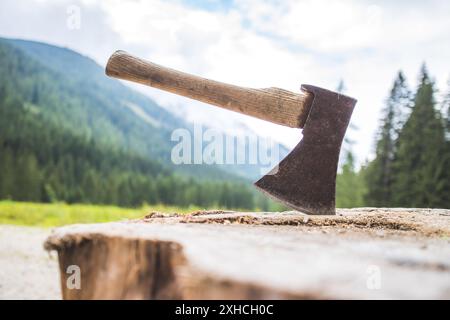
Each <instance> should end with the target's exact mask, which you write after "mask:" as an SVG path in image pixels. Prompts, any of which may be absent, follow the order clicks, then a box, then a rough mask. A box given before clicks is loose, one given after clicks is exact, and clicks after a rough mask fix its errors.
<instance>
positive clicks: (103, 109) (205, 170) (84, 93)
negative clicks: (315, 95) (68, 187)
mask: <svg viewBox="0 0 450 320" xmlns="http://www.w3.org/2000/svg"><path fill="white" fill-rule="evenodd" d="M1 41H3V42H4V43H7V44H9V45H11V46H13V47H14V48H16V49H19V50H20V51H22V52H23V53H25V54H26V55H27V56H28V57H29V58H31V59H32V60H33V61H35V62H36V63H37V64H39V65H40V66H41V67H42V68H41V70H39V72H38V73H39V75H40V76H42V74H44V75H45V78H47V79H52V81H53V82H54V83H50V82H46V81H43V82H42V84H40V85H37V86H36V87H35V88H33V90H34V92H31V93H30V92H28V93H27V95H33V94H35V98H36V99H44V101H43V102H44V104H45V106H46V107H45V111H44V112H45V113H48V118H51V119H53V121H54V122H57V123H58V124H59V125H63V126H64V127H66V128H68V129H70V130H72V131H74V132H75V133H77V134H82V135H85V136H88V137H93V138H95V139H96V140H98V141H101V142H102V143H108V144H110V145H112V146H116V147H117V146H120V147H121V148H122V147H123V148H125V149H126V150H130V151H133V152H137V153H140V154H143V155H146V156H150V157H151V158H152V159H157V160H159V161H162V162H163V163H165V164H167V165H168V166H172V163H171V161H170V155H171V150H172V147H173V146H174V144H175V142H172V141H171V140H170V136H171V133H172V132H173V131H174V130H175V129H178V128H185V129H187V130H188V131H190V133H191V137H192V139H196V140H195V141H193V143H197V144H198V143H201V141H199V139H202V137H198V136H197V135H194V132H193V131H194V130H193V124H191V123H186V122H185V121H184V120H182V119H180V118H178V117H176V116H174V115H173V114H172V113H171V112H168V111H167V110H166V109H164V108H162V107H161V106H159V105H157V104H156V103H155V102H154V101H153V100H151V99H150V98H148V97H147V96H144V95H142V94H139V93H137V92H135V91H133V90H131V89H130V88H128V87H126V86H124V85H123V84H121V83H120V82H119V81H117V80H114V79H110V78H108V77H106V76H105V74H104V70H103V68H102V67H100V66H99V65H98V64H96V63H95V62H94V61H93V60H91V59H89V58H87V57H85V56H82V55H80V54H78V53H76V52H74V51H72V50H69V49H65V48H59V47H55V46H51V45H48V44H44V43H39V42H33V41H24V40H7V39H3V40H1V39H0V42H1ZM22 63H25V61H22ZM44 69H45V72H43V70H44ZM23 76H24V77H25V80H26V81H27V79H29V78H31V79H30V81H34V82H37V81H36V80H37V79H36V76H34V75H29V74H28V75H23ZM53 79H54V80H53ZM17 80H18V82H20V83H21V82H23V81H24V79H22V78H20V79H17ZM43 84H45V85H43ZM49 86H50V87H49ZM40 92H42V94H39V93H40ZM52 92H58V95H59V100H58V103H57V104H56V103H52V102H55V101H45V98H46V97H47V96H48V95H49V93H52ZM61 104H62V105H61ZM204 129H205V130H206V129H207V128H204ZM249 134H250V135H253V136H254V134H253V133H252V132H249ZM221 135H222V137H223V138H224V139H225V137H227V136H228V137H230V136H229V135H226V134H224V133H221ZM236 143H237V142H236ZM244 144H245V145H244V146H241V147H243V148H244V150H246V151H245V152H246V153H247V159H248V158H250V157H249V156H248V153H249V152H250V151H249V142H248V141H247V142H244ZM203 145H204V147H205V143H204V144H203ZM274 148H277V150H279V153H280V158H283V157H284V156H285V155H286V154H287V153H288V150H287V149H286V148H285V147H284V146H282V145H275V146H273V147H272V149H274ZM234 149H235V150H230V148H227V149H224V153H225V154H226V153H230V152H233V151H236V150H238V149H239V148H238V147H234ZM241 149H242V148H241ZM269 150H270V148H269ZM271 151H273V150H271ZM260 166H261V164H260V163H251V164H249V163H248V161H246V162H245V163H241V164H228V165H224V164H221V165H217V164H216V165H187V166H186V165H183V166H172V167H173V169H174V170H179V171H183V172H184V173H188V174H190V175H193V176H196V177H206V178H214V179H225V180H229V179H234V178H236V176H240V177H245V178H247V179H248V178H250V179H252V180H254V179H256V178H257V177H259V176H260V174H261V170H260ZM265 169H266V170H267V169H270V168H265Z"/></svg>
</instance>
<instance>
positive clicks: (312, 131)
mask: <svg viewBox="0 0 450 320" xmlns="http://www.w3.org/2000/svg"><path fill="white" fill-rule="evenodd" d="M302 90H304V91H307V92H310V93H311V94H312V95H313V100H312V104H311V107H310V109H309V114H308V116H307V118H306V122H305V125H304V127H303V132H302V133H303V138H302V140H301V141H300V142H299V143H298V144H297V146H296V147H295V148H294V149H293V150H292V151H291V152H290V153H289V154H288V155H287V156H286V157H285V158H284V159H283V160H282V161H281V162H280V163H279V164H278V166H277V167H276V168H274V169H272V171H271V172H269V173H268V174H267V175H265V176H264V177H262V178H261V179H260V180H258V181H257V182H256V183H255V186H256V187H258V188H259V189H260V190H262V191H263V192H264V193H266V194H268V195H269V196H271V197H273V198H275V199H276V200H279V201H281V202H283V203H284V204H286V205H287V206H288V207H291V208H294V209H297V210H300V211H302V212H305V213H308V214H335V193H336V172H337V166H338V161H339V153H340V150H341V144H342V140H343V139H344V135H345V132H346V130H347V127H348V124H349V122H350V117H351V115H352V111H353V108H354V106H355V104H356V100H355V99H353V98H350V97H347V96H345V95H342V94H340V93H336V92H332V91H328V90H325V89H321V88H318V87H314V86H310V85H302Z"/></svg>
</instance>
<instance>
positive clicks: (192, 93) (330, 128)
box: [106, 51, 356, 214]
mask: <svg viewBox="0 0 450 320" xmlns="http://www.w3.org/2000/svg"><path fill="white" fill-rule="evenodd" d="M106 74H107V75H109V76H112V77H116V78H120V79H124V80H130V81H134V82H138V83H142V84H145V85H149V86H152V87H155V88H159V89H162V90H166V91H169V92H173V93H176V94H179V95H183V96H185V97H189V98H192V99H196V100H199V101H203V102H206V103H209V104H213V105H216V106H219V107H222V108H226V109H229V110H233V111H236V112H241V113H244V114H247V115H250V116H254V117H257V118H260V119H263V120H268V121H271V122H274V123H277V124H281V125H285V126H289V127H294V128H303V139H302V140H301V141H300V143H299V144H298V145H297V146H296V147H295V148H294V150H292V152H291V153H290V154H289V155H288V156H287V157H286V158H285V159H283V160H282V161H281V162H280V164H279V165H278V166H277V167H276V168H274V169H273V170H272V171H271V173H269V174H268V175H266V176H264V177H262V178H261V179H260V180H259V181H258V182H256V183H255V184H256V186H257V187H258V188H259V189H261V190H263V191H264V192H265V193H267V194H268V195H270V196H272V197H274V198H275V199H277V200H281V201H282V202H283V203H285V204H286V205H287V206H289V207H292V208H294V209H298V210H300V211H303V212H305V213H309V214H334V213H335V189H336V171H337V164H338V160H339V151H340V149H341V144H342V139H343V138H344V135H345V131H346V129H347V126H348V123H349V121H350V116H351V114H352V111H353V107H354V106H355V103H356V100H354V99H352V98H349V97H346V96H344V95H342V94H339V93H335V92H331V91H328V90H324V89H321V88H317V87H314V86H309V85H304V86H302V92H301V94H297V93H293V92H289V91H286V90H283V89H279V88H266V89H253V88H244V87H238V86H235V85H231V84H226V83H222V82H218V81H213V80H209V79H205V78H201V77H198V76H195V75H190V74H187V73H184V72H180V71H177V70H173V69H169V68H165V67H163V66H160V65H157V64H155V63H152V62H149V61H145V60H143V59H139V58H137V57H134V56H132V55H130V54H128V53H126V52H124V51H117V52H115V53H114V54H113V55H112V56H111V58H110V59H109V61H108V64H107V66H106Z"/></svg>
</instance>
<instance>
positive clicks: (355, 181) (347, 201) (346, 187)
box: [336, 151, 366, 208]
mask: <svg viewBox="0 0 450 320" xmlns="http://www.w3.org/2000/svg"><path fill="white" fill-rule="evenodd" d="M365 193H366V187H365V183H364V179H363V175H362V171H361V170H360V171H359V172H356V170H355V160H354V156H353V153H352V152H351V151H348V152H347V155H346V159H345V161H344V165H343V166H342V172H340V173H339V175H338V177H337V180H336V206H337V207H338V208H351V207H362V206H364V194H365Z"/></svg>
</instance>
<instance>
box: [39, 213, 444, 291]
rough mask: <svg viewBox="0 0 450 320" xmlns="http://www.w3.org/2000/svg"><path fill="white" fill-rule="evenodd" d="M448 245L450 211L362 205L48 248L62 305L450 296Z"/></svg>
mask: <svg viewBox="0 0 450 320" xmlns="http://www.w3.org/2000/svg"><path fill="white" fill-rule="evenodd" d="M449 244H450V210H443V209H442V210H441V209H376V208H360V209H351V210H347V209H341V210H338V214H337V215H336V216H307V215H304V214H302V213H299V212H294V211H293V212H282V213H245V212H224V211H209V212H208V211H206V212H195V213H192V214H190V215H177V214H172V215H163V214H159V213H152V214H149V215H148V216H146V217H145V218H143V219H140V220H133V221H124V222H114V223H103V224H90V225H89V224H86V225H71V226H66V227H61V228H58V229H56V230H54V232H53V233H52V235H51V236H50V237H49V238H48V239H47V241H46V243H45V247H46V249H47V250H56V251H57V252H58V257H59V266H60V276H61V288H62V293H63V298H64V299H179V298H181V299H304V298H307V299H322V298H325V299H354V298H355V299H370V298H375V299H379V298H381V299H391V298H399V299H422V298H425V299H449V298H450V245H449ZM70 266H75V268H79V269H78V270H79V271H80V274H79V280H80V288H79V289H77V288H73V286H70V285H69V286H68V282H70V281H71V280H72V279H71V277H72V276H73V275H74V274H73V273H72V272H71V267H70Z"/></svg>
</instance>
